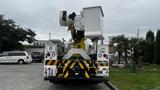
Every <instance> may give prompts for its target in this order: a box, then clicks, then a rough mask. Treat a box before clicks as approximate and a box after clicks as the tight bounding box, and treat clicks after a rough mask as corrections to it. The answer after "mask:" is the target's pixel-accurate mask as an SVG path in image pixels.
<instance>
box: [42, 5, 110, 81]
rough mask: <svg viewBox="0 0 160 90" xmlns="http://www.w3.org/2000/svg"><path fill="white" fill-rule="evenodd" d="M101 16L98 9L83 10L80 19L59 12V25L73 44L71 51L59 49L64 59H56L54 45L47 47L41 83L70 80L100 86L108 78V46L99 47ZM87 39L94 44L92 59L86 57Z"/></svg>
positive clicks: (101, 13) (55, 45)
mask: <svg viewBox="0 0 160 90" xmlns="http://www.w3.org/2000/svg"><path fill="white" fill-rule="evenodd" d="M103 16H104V15H103V11H102V8H101V7H100V6H95V7H87V8H83V11H82V12H81V14H80V15H76V14H75V13H74V12H73V13H72V14H69V15H67V11H62V12H60V25H61V26H65V27H68V30H70V32H71V35H72V39H73V41H72V43H71V44H70V47H71V49H70V50H68V51H65V50H66V49H65V48H64V49H61V51H62V52H64V54H63V55H59V53H58V51H59V49H58V45H57V44H50V45H46V47H45V61H44V80H49V81H51V82H55V81H57V80H59V81H66V80H70V79H71V80H82V81H86V80H87V81H93V82H96V83H100V82H103V81H104V78H105V77H106V78H107V77H108V76H109V58H108V45H104V44H102V43H101V44H99V43H98V41H103V36H102V31H101V29H102V25H101V24H102V21H101V20H102V17H103ZM97 24H98V25H97ZM86 39H90V40H91V41H92V42H93V44H92V47H93V49H94V50H95V51H96V52H95V54H93V55H92V56H94V57H92V56H91V55H89V53H87V51H88V50H86V43H85V40H86Z"/></svg>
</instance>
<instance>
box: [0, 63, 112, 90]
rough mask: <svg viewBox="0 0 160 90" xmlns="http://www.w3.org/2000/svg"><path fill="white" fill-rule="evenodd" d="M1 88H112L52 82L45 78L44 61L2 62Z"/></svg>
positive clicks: (65, 89)
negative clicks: (25, 62) (27, 62)
mask: <svg viewBox="0 0 160 90" xmlns="http://www.w3.org/2000/svg"><path fill="white" fill-rule="evenodd" d="M0 90H110V89H109V88H108V87H107V86H106V85H105V84H104V83H100V84H84V83H78V84H74V83H69V84H52V83H50V82H49V81H44V80H43V63H32V64H24V65H18V64H0Z"/></svg>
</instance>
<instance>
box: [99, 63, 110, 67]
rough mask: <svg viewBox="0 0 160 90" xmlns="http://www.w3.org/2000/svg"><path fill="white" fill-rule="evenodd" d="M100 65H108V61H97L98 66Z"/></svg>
mask: <svg viewBox="0 0 160 90" xmlns="http://www.w3.org/2000/svg"><path fill="white" fill-rule="evenodd" d="M98 66H108V62H96V67H98Z"/></svg>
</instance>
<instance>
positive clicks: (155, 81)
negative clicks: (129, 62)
mask: <svg viewBox="0 0 160 90" xmlns="http://www.w3.org/2000/svg"><path fill="white" fill-rule="evenodd" d="M109 81H110V82H111V83H112V84H113V85H115V86H116V87H117V88H118V89H119V90H160V66H158V65H145V66H144V69H143V72H138V73H131V70H130V68H129V67H126V68H123V69H120V68H113V67H110V79H109Z"/></svg>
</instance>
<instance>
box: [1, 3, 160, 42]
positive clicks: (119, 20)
mask: <svg viewBox="0 0 160 90" xmlns="http://www.w3.org/2000/svg"><path fill="white" fill-rule="evenodd" d="M159 3H160V1H159V0H0V14H4V15H6V17H8V18H12V19H14V21H15V22H16V23H17V24H19V25H21V26H23V27H30V28H32V29H33V30H34V31H35V32H36V33H37V39H48V33H53V36H52V37H53V38H59V39H61V38H62V37H64V38H67V39H69V38H70V33H69V32H67V28H65V27H61V26H60V25H59V12H60V11H62V10H67V11H68V12H76V13H80V11H81V10H82V8H83V7H89V6H102V8H103V12H104V15H105V17H104V21H103V22H104V34H105V35H104V36H106V37H107V36H110V35H118V34H126V35H128V36H136V34H137V29H138V28H139V29H140V35H141V36H143V37H144V36H145V33H146V32H147V31H148V30H149V29H151V30H153V31H154V32H155V31H156V30H157V29H158V28H160V23H159V21H160V18H159V16H160V12H159V10H160V7H159Z"/></svg>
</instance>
